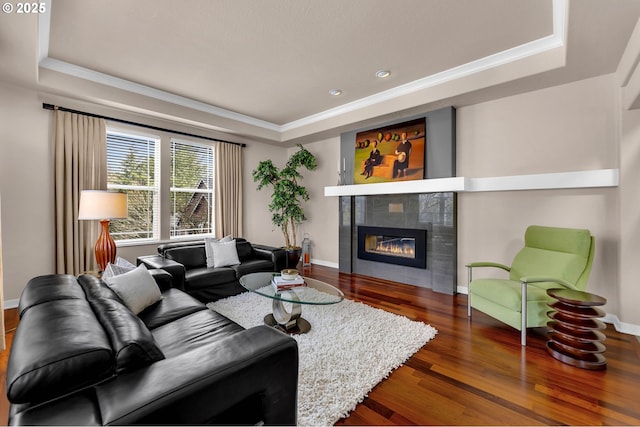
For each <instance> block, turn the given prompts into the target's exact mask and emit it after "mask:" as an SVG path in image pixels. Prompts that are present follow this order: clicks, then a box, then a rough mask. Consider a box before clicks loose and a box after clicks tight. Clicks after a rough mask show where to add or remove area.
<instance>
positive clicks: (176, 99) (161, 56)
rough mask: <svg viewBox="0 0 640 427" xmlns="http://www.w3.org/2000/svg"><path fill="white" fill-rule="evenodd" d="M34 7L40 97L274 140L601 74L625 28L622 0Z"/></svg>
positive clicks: (144, 2)
mask: <svg viewBox="0 0 640 427" xmlns="http://www.w3.org/2000/svg"><path fill="white" fill-rule="evenodd" d="M46 3H47V6H48V9H47V14H45V15H42V16H40V17H39V18H40V19H39V21H38V22H37V25H36V28H37V30H38V37H37V45H38V47H37V49H36V52H33V54H32V55H31V56H29V58H28V60H31V57H32V56H33V59H35V60H36V61H37V64H34V65H35V66H36V67H37V68H39V72H38V73H37V77H36V79H37V80H38V82H37V85H39V87H40V88H41V89H46V90H50V91H51V92H52V93H57V94H63V95H65V96H72V97H74V98H77V99H80V100H86V101H91V102H95V103H98V104H103V105H108V106H115V107H119V108H123V109H128V110H130V111H134V112H138V113H143V114H150V115H155V116H157V117H161V118H170V119H175V120H178V121H182V122H184V123H191V124H196V125H199V126H203V127H209V128H211V129H217V130H223V131H226V132H231V133H237V134H238V135H245V136H255V137H257V138H258V139H267V140H273V141H275V142H287V141H288V142H291V141H295V140H296V139H299V138H301V137H304V136H305V135H312V134H318V133H322V131H325V130H327V129H340V128H343V127H344V126H348V125H349V124H354V123H358V122H362V121H363V120H366V119H370V118H374V117H378V118H381V117H385V116H389V115H393V114H398V113H399V112H402V111H409V110H411V109H416V108H422V107H424V106H428V105H430V104H434V105H435V104H438V103H440V104H443V103H444V104H446V103H451V104H454V103H458V104H461V105H464V103H469V102H474V101H477V100H486V99H491V98H495V97H498V96H505V95H508V94H511V93H515V92H518V91H526V90H534V89H536V88H539V87H544V86H549V85H553V84H559V83H563V82H567V81H572V80H577V79H581V78H587V77H591V76H594V75H600V74H605V73H611V72H614V71H615V68H616V66H617V63H618V61H619V59H620V55H621V54H622V51H623V50H624V47H625V45H626V42H627V40H628V39H629V36H630V34H631V31H632V30H633V27H634V25H635V23H636V21H637V19H638V16H639V15H640V1H638V0H616V1H615V2H612V1H610V0H580V1H575V0H572V1H571V2H567V1H566V0H393V1H389V0H348V1H347V0H189V1H177V0H136V1H131V0H109V1H106V0H104V1H97V0H96V1H86V0H51V1H50V2H49V1H47V2H46ZM13 18H17V17H16V16H14V17H13ZM29 18H30V17H25V22H27V21H26V19H29ZM2 19H7V16H6V14H5V16H4V17H2ZM10 24H15V22H13V21H12V22H10ZM15 28H16V29H15V30H12V31H13V33H14V34H13V38H14V39H15V40H17V39H18V36H17V34H16V33H17V31H23V32H25V36H24V37H22V39H21V41H22V40H25V37H26V31H33V29H32V27H30V26H28V25H26V26H23V27H18V26H15ZM25 28H29V30H27V29H25ZM4 31H5V32H6V31H8V30H6V29H5V30H4ZM3 35H4V34H3V30H2V29H1V28H0V41H1V40H2V37H3ZM25 44H26V43H25ZM5 52H7V53H8V54H12V55H13V56H15V55H16V54H15V52H13V51H11V50H8V49H7V46H5V45H4V44H2V43H0V54H4V53H5ZM28 60H24V61H18V60H15V61H13V62H14V63H21V64H25V63H27V64H28V63H29V61H28ZM9 67H10V65H7V64H5V65H4V66H0V78H2V73H3V71H5V70H7V69H9ZM23 67H24V65H23ZM381 69H386V70H390V71H391V73H392V74H391V76H390V77H389V78H387V79H379V78H377V77H376V76H375V72H376V71H378V70H381ZM9 71H11V70H9ZM9 74H11V73H10V72H9ZM13 74H14V75H15V76H18V77H17V78H20V77H19V76H20V73H17V72H14V73H13ZM27 74H28V73H27ZM330 89H341V90H342V95H340V96H337V97H332V96H330V95H329V90H330Z"/></svg>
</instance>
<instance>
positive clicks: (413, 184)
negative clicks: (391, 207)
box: [324, 169, 619, 197]
mask: <svg viewBox="0 0 640 427" xmlns="http://www.w3.org/2000/svg"><path fill="white" fill-rule="evenodd" d="M618 181H619V170H618V169H597V170H588V171H577V172H558V173H541V174H533V175H512V176H495V177H488V178H466V177H453V178H434V179H422V180H413V181H401V182H382V183H374V184H358V185H338V186H333V187H324V195H325V196H328V197H331V196H368V195H374V194H408V193H443V192H456V193H465V192H483V191H518V190H557V189H569V188H601V187H617V186H618Z"/></svg>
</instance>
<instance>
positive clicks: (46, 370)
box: [7, 282, 114, 403]
mask: <svg viewBox="0 0 640 427" xmlns="http://www.w3.org/2000/svg"><path fill="white" fill-rule="evenodd" d="M49 283H50V287H51V286H54V283H51V282H49ZM76 286H77V287H78V285H77V283H76ZM78 289H80V287H78ZM113 357H114V355H113V350H112V349H111V344H110V343H109V338H108V337H107V335H106V334H105V331H104V329H103V328H102V325H101V324H100V322H99V321H98V320H97V319H96V316H95V314H94V313H93V310H92V309H91V307H90V306H89V303H88V302H87V301H86V300H85V299H66V300H55V301H50V302H46V303H42V304H38V305H37V306H33V307H31V308H30V309H29V310H27V311H26V312H24V314H23V316H22V318H21V319H20V323H19V324H18V328H17V330H16V333H15V337H14V340H13V344H12V347H11V356H10V358H9V363H8V366H7V397H8V398H9V400H10V401H11V402H12V403H27V402H31V403H36V402H41V401H44V400H48V399H52V398H55V397H58V396H62V395H65V394H67V393H70V392H73V391H75V390H78V389H81V388H84V387H87V386H89V385H92V384H96V383H98V382H100V381H102V380H104V379H105V378H108V377H110V376H112V375H113Z"/></svg>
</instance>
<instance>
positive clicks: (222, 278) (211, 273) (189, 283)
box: [184, 267, 236, 290]
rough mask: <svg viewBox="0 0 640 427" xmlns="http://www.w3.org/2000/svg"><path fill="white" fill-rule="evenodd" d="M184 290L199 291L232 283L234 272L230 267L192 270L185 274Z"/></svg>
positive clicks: (234, 278) (234, 277)
mask: <svg viewBox="0 0 640 427" xmlns="http://www.w3.org/2000/svg"><path fill="white" fill-rule="evenodd" d="M184 277H185V280H186V283H185V289H187V290H189V289H200V288H208V287H211V286H216V285H218V284H224V283H229V282H233V281H235V280H236V272H235V271H234V270H233V269H232V268H231V267H220V268H206V267H201V268H194V269H192V270H187V272H186V273H185V276H184Z"/></svg>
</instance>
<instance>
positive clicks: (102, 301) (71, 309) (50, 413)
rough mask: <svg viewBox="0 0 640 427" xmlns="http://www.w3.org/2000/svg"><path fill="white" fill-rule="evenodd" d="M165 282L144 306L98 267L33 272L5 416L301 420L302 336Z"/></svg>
mask: <svg viewBox="0 0 640 427" xmlns="http://www.w3.org/2000/svg"><path fill="white" fill-rule="evenodd" d="M164 274H165V275H166V273H164ZM166 277H169V276H168V275H166ZM169 281H170V280H169ZM159 283H160V282H159ZM163 283H164V284H165V286H163V288H164V289H163V290H162V299H160V301H158V302H156V303H155V304H154V305H152V306H150V307H148V308H147V309H145V310H144V311H142V312H141V313H140V314H139V315H138V316H136V315H134V314H133V313H132V312H131V311H130V310H129V309H128V308H127V307H126V306H125V305H124V303H122V301H121V300H120V299H119V297H118V295H117V294H116V293H114V292H113V291H112V290H111V289H110V288H109V287H108V286H107V285H105V284H104V283H103V282H102V281H101V280H100V279H98V278H96V277H93V276H87V275H83V276H80V277H79V278H77V279H76V278H75V277H74V276H69V275H49V276H40V277H36V278H34V279H32V280H31V281H30V282H29V283H28V285H27V287H26V288H25V290H24V291H23V293H22V296H21V298H20V304H19V315H20V321H19V324H18V328H17V330H16V333H15V337H14V340H13V344H12V347H11V353H10V357H9V362H8V366H7V384H6V385H7V387H6V389H7V397H8V399H9V401H10V409H9V419H8V423H9V424H10V425H42V424H44V425H120V424H129V425H130V424H151V425H162V424H170V425H178V424H189V425H194V424H226V425H229V424H254V425H255V424H257V423H265V424H277V425H282V424H295V423H296V397H297V381H298V350H297V344H296V341H295V340H293V339H292V338H290V337H289V336H287V335H285V334H283V333H281V332H279V331H277V330H275V329H273V328H270V327H267V326H264V325H262V326H257V327H254V328H250V329H246V330H245V329H244V328H242V327H241V326H239V325H237V324H236V323H234V322H232V321H231V320H229V319H227V318H226V317H224V316H222V315H220V314H219V313H216V312H214V311H212V310H209V309H207V308H206V307H205V306H204V305H203V304H202V303H200V302H199V301H197V300H195V299H194V298H193V297H191V296H189V295H187V294H186V293H184V292H182V291H180V290H178V289H174V288H169V287H167V286H166V283H167V281H164V282H163Z"/></svg>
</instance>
